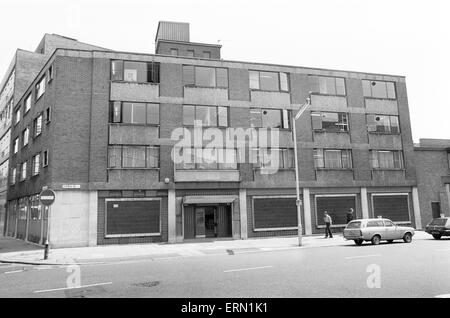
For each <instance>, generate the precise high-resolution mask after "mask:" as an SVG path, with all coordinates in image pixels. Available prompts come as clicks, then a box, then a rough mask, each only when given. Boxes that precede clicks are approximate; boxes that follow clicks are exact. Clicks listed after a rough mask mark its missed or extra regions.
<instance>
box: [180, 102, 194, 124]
mask: <svg viewBox="0 0 450 318" xmlns="http://www.w3.org/2000/svg"><path fill="white" fill-rule="evenodd" d="M194 119H195V106H183V125H194Z"/></svg>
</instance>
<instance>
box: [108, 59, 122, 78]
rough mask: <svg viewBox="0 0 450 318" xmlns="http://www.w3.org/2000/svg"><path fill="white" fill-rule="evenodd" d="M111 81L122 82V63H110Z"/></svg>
mask: <svg viewBox="0 0 450 318" xmlns="http://www.w3.org/2000/svg"><path fill="white" fill-rule="evenodd" d="M111 80H113V81H123V61H111Z"/></svg>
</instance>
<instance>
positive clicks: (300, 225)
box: [292, 97, 311, 246]
mask: <svg viewBox="0 0 450 318" xmlns="http://www.w3.org/2000/svg"><path fill="white" fill-rule="evenodd" d="M310 105H311V98H310V97H308V98H307V99H306V103H305V104H303V105H302V106H301V107H300V110H299V111H298V112H297V114H296V115H295V116H293V117H292V134H293V135H294V157H295V158H294V160H295V189H296V192H297V200H296V205H297V219H298V246H302V238H303V235H302V212H301V205H302V202H301V201H300V184H299V179H298V157H297V153H298V151H297V131H296V128H295V122H296V120H297V119H299V118H300V116H301V115H302V114H303V113H304V112H305V110H306V109H307V108H308V107H309V106H310Z"/></svg>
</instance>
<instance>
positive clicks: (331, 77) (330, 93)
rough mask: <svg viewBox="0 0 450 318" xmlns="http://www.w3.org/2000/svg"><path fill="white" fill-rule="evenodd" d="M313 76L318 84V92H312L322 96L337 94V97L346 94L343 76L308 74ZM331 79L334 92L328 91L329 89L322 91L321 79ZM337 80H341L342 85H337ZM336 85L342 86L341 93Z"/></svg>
mask: <svg viewBox="0 0 450 318" xmlns="http://www.w3.org/2000/svg"><path fill="white" fill-rule="evenodd" d="M310 76H312V77H313V78H316V79H317V81H318V85H319V90H318V92H314V93H313V94H314V95H323V96H339V97H345V96H347V81H346V78H345V77H339V76H325V75H310ZM326 80H329V81H333V91H334V92H329V91H326V92H325V91H322V88H323V85H322V84H323V82H321V81H326ZM338 81H341V82H342V84H343V85H342V86H341V85H338ZM338 87H342V88H343V91H344V92H343V93H340V92H338Z"/></svg>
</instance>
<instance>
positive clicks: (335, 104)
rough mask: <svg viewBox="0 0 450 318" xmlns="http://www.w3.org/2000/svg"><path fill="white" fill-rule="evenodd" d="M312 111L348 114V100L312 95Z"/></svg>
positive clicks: (339, 97) (338, 97)
mask: <svg viewBox="0 0 450 318" xmlns="http://www.w3.org/2000/svg"><path fill="white" fill-rule="evenodd" d="M311 109H312V110H324V111H340V112H347V111H348V109H347V98H346V97H343V96H327V95H312V96H311Z"/></svg>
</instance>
